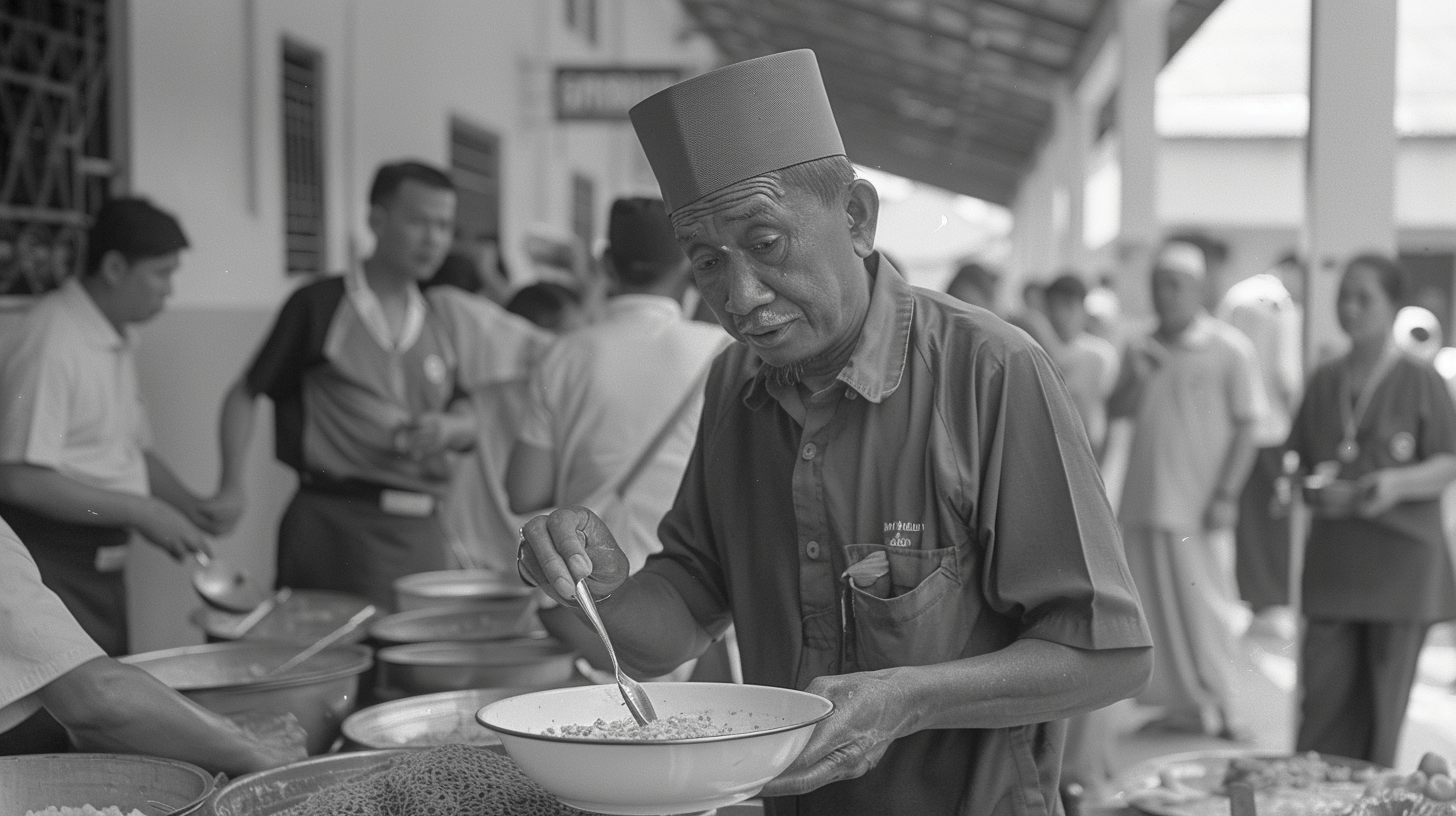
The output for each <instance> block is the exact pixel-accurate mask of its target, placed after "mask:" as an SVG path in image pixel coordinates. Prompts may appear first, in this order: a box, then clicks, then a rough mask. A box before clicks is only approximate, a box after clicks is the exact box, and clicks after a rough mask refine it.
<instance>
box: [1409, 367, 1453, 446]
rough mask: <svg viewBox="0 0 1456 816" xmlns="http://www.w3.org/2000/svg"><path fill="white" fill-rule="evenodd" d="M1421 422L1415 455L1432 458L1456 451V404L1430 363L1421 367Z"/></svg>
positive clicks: (1444, 382) (1443, 381)
mask: <svg viewBox="0 0 1456 816" xmlns="http://www.w3.org/2000/svg"><path fill="white" fill-rule="evenodd" d="M1420 378H1421V390H1420V393H1421V405H1420V411H1421V423H1420V438H1419V439H1417V440H1416V456H1417V457H1418V458H1420V459H1429V458H1430V457H1432V456H1435V455H1437V454H1442V453H1456V404H1453V403H1452V400H1451V392H1450V390H1449V389H1447V387H1446V381H1445V380H1443V379H1442V378H1441V375H1440V374H1439V373H1437V372H1436V370H1435V369H1434V368H1432V367H1430V366H1428V365H1422V366H1421V367H1420Z"/></svg>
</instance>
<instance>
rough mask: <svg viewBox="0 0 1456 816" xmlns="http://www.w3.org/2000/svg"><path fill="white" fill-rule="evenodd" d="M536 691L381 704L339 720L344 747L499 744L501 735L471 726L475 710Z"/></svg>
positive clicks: (454, 694)
mask: <svg viewBox="0 0 1456 816" xmlns="http://www.w3.org/2000/svg"><path fill="white" fill-rule="evenodd" d="M540 690H541V689H534V688H480V689H466V690H464V691H445V692H440V693H438V694H423V695H420V696H418V697H406V698H404V699H403V700H394V701H393V702H388V703H380V704H379V705H375V706H370V707H368V708H363V709H360V710H358V711H355V712H354V713H353V714H350V715H349V717H348V719H346V720H344V728H343V733H344V747H345V749H347V750H369V749H382V748H433V747H435V746H436V745H500V737H497V736H496V735H495V732H494V731H491V730H490V729H488V728H486V727H484V726H482V725H481V724H480V723H478V722H476V720H475V712H477V711H479V710H480V709H481V708H482V707H483V706H487V705H489V704H491V703H494V702H496V701H497V700H504V699H506V698H507V697H515V696H516V695H518V694H527V693H530V692H532V691H540Z"/></svg>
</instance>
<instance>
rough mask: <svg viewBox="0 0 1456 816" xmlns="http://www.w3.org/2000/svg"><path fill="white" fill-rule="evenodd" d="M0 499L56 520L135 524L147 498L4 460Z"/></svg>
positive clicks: (131, 525) (0, 471) (1, 466)
mask: <svg viewBox="0 0 1456 816" xmlns="http://www.w3.org/2000/svg"><path fill="white" fill-rule="evenodd" d="M0 500H3V501H5V502H8V503H10V504H13V505H15V506H17V507H20V508H23V509H25V510H29V511H30V512H32V513H35V514H37V515H40V516H44V517H46V518H49V519H54V520H55V521H64V522H71V523H73V524H94V525H97V526H99V527H135V526H136V525H137V520H138V517H139V514H140V513H141V512H142V510H143V507H142V505H143V504H144V503H145V502H146V501H147V498H146V497H144V496H134V495H131V494H129V493H119V492H117V491H114V490H105V489H103V488H99V487H93V486H92V485H88V484H86V483H84V482H79V481H76V480H75V479H72V478H71V477H69V476H66V475H64V474H62V473H60V472H58V471H55V470H51V469H50V468H45V467H40V466H38V465H28V464H24V463H20V462H6V463H3V464H0Z"/></svg>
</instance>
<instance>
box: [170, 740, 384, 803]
mask: <svg viewBox="0 0 1456 816" xmlns="http://www.w3.org/2000/svg"><path fill="white" fill-rule="evenodd" d="M406 753H408V752H407V751H405V750H404V749H398V750H393V751H360V752H357V753H352V754H330V755H328V756H321V757H314V758H313V759H305V760H303V761H302V762H295V763H293V764H291V765H284V766H283V767H281V768H273V769H272V770H267V771H262V772H260V773H255V774H248V775H247V776H240V777H238V778H237V779H234V780H233V781H231V782H229V783H227V784H226V785H223V786H222V787H221V788H220V789H218V792H217V796H216V797H214V798H213V800H212V812H213V813H215V814H216V815H217V816H278V814H283V813H286V812H288V811H289V810H291V809H293V808H296V807H299V806H300V805H303V804H304V803H305V802H307V801H308V799H309V797H311V796H313V795H314V794H316V793H318V792H319V791H322V790H326V789H328V788H331V787H334V786H337V785H347V784H350V783H352V782H356V781H359V780H366V779H369V778H371V777H374V776H377V775H378V774H380V773H381V772H383V771H385V770H387V769H388V768H389V767H390V765H391V764H392V763H393V762H394V761H396V760H397V759H399V758H400V757H401V756H403V755H404V754H406ZM143 812H144V813H145V812H146V811H143Z"/></svg>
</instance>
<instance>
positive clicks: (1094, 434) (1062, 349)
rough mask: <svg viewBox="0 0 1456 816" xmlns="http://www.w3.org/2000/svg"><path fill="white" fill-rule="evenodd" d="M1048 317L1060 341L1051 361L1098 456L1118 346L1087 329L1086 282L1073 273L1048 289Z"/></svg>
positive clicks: (1115, 371) (1114, 382) (1103, 441)
mask: <svg viewBox="0 0 1456 816" xmlns="http://www.w3.org/2000/svg"><path fill="white" fill-rule="evenodd" d="M1046 309H1047V319H1048V320H1049V321H1050V323H1051V326H1052V329H1053V330H1054V331H1055V332H1056V333H1057V338H1058V340H1060V343H1059V346H1058V348H1057V349H1056V353H1055V354H1053V355H1052V360H1053V361H1054V362H1055V363H1056V364H1057V368H1058V369H1060V370H1061V372H1062V379H1063V380H1065V381H1066V383H1067V391H1069V392H1070V393H1071V395H1072V401H1073V402H1075V403H1076V405H1077V413H1078V414H1080V415H1081V417H1082V425H1083V427H1085V428H1086V430H1087V440H1088V441H1089V442H1091V443H1092V451H1093V452H1094V453H1096V454H1097V455H1098V456H1099V458H1100V457H1101V455H1102V449H1103V444H1104V443H1105V442H1106V441H1107V398H1108V397H1109V396H1111V395H1112V388H1113V386H1114V385H1116V384H1117V372H1118V365H1119V364H1118V357H1117V349H1116V348H1115V347H1113V345H1112V344H1111V343H1109V342H1107V341H1106V340H1103V339H1102V338H1101V337H1098V336H1096V335H1094V334H1091V333H1089V332H1088V331H1087V284H1085V283H1083V282H1082V279H1081V278H1080V277H1078V276H1077V275H1074V274H1066V275H1062V276H1061V277H1058V278H1057V279H1056V280H1054V281H1052V282H1051V284H1050V285H1049V286H1047V289H1046Z"/></svg>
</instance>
